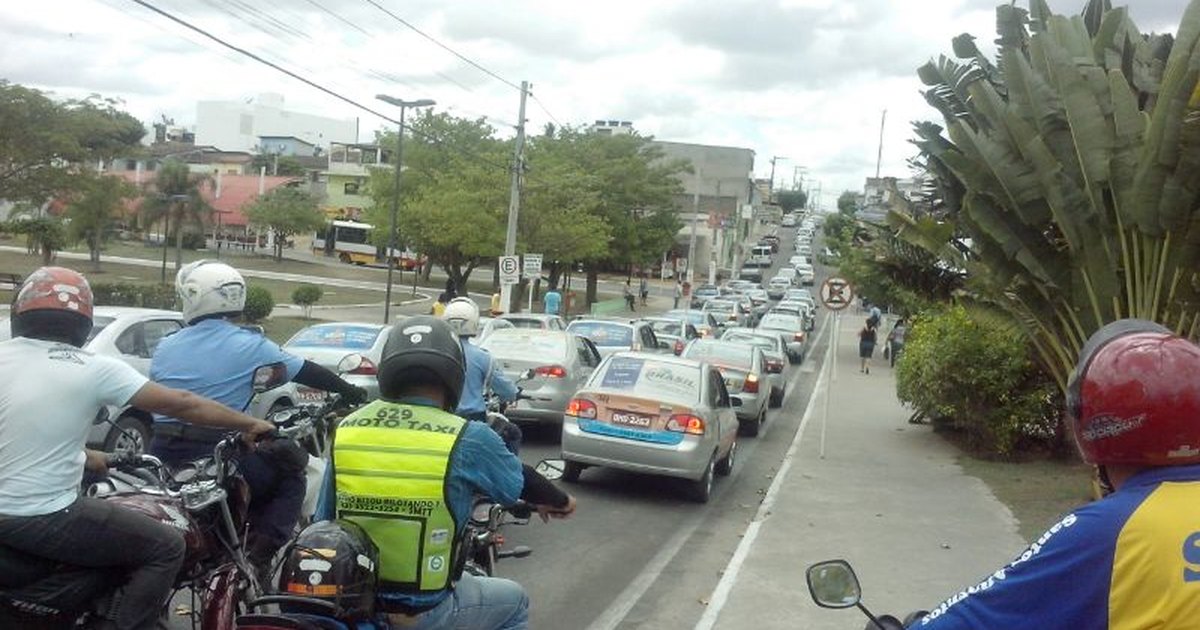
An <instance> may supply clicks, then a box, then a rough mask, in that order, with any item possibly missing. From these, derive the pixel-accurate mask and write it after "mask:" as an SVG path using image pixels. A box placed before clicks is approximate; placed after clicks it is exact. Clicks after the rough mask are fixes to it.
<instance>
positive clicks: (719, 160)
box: [651, 140, 754, 214]
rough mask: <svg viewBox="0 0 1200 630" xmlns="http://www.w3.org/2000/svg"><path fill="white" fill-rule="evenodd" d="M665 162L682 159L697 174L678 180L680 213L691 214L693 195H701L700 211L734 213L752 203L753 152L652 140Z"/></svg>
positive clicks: (735, 148) (686, 175) (734, 148)
mask: <svg viewBox="0 0 1200 630" xmlns="http://www.w3.org/2000/svg"><path fill="white" fill-rule="evenodd" d="M651 144H654V145H656V146H658V147H660V148H661V149H662V150H663V153H664V154H665V155H666V158H667V159H685V160H688V161H690V162H691V163H692V166H693V167H694V168H696V169H697V170H698V172H699V175H698V177H697V176H696V175H691V174H684V175H682V176H681V179H680V181H681V183H682V184H683V191H684V192H683V194H682V195H680V196H679V198H678V199H677V200H676V203H677V204H678V206H679V208H680V210H681V211H685V212H686V211H690V210H691V208H692V198H693V195H694V194H695V193H696V192H697V191H699V193H700V211H701V212H704V213H708V212H711V211H714V210H715V211H717V212H718V213H721V214H729V213H733V212H735V211H736V210H737V209H738V208H739V207H741V206H742V205H743V204H748V203H751V200H752V197H751V196H752V188H753V187H752V185H751V181H752V179H753V173H754V151H752V150H750V149H742V148H738V147H721V146H713V145H707V144H691V143H686V142H667V141H662V140H655V141H653V142H652V143H651Z"/></svg>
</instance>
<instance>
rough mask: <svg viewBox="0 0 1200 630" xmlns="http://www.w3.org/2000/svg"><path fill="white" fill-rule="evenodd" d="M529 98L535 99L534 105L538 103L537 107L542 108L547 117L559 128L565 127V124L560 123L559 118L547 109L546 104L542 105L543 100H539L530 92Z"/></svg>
mask: <svg viewBox="0 0 1200 630" xmlns="http://www.w3.org/2000/svg"><path fill="white" fill-rule="evenodd" d="M529 97H530V98H532V99H533V102H534V103H537V106H538V107H540V108H541V109H542V111H544V112H546V115H547V116H549V117H550V120H553V121H554V124H556V125H558V126H559V127H562V126H563V124H562V123H561V122H559V121H558V118H556V117H555V116H554V114H552V113H550V110H549V109H548V108H547V107H546V105H545V104H543V103H542V99H540V98H538V97H537V95H536V94H534V93H533V92H532V91H530V92H529Z"/></svg>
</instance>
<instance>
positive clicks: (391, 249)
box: [375, 94, 434, 326]
mask: <svg viewBox="0 0 1200 630" xmlns="http://www.w3.org/2000/svg"><path fill="white" fill-rule="evenodd" d="M375 98H377V99H379V100H381V101H383V102H385V103H387V104H389V105H395V106H396V107H399V108H400V128H399V134H398V135H397V136H396V190H395V191H393V194H392V221H391V228H390V230H389V232H388V251H387V261H388V266H387V291H386V293H385V294H384V302H383V323H384V325H385V326H386V325H387V324H388V323H389V322H390V321H391V314H392V270H393V269H395V267H396V257H395V252H396V245H397V243H396V221H397V215H399V214H400V162H401V157H402V156H403V155H404V153H403V151H404V112H405V111H406V110H407V109H408V108H409V107H430V106H432V105H434V101H433V99H428V98H423V99H419V100H415V101H405V100H401V99H398V98H396V97H394V96H388V95H387V94H377V95H375Z"/></svg>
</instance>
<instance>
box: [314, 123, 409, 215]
mask: <svg viewBox="0 0 1200 630" xmlns="http://www.w3.org/2000/svg"><path fill="white" fill-rule="evenodd" d="M391 158H392V154H391V151H390V150H386V149H384V148H383V147H381V146H380V145H378V144H342V143H338V142H334V143H332V144H331V145H330V148H329V153H328V156H327V159H326V166H325V170H324V171H322V172H321V173H320V174H319V175H318V176H317V181H316V182H315V183H314V186H315V187H317V188H320V187H322V185H323V187H324V191H325V214H326V215H328V216H329V217H330V218H336V219H350V220H361V219H362V217H363V212H364V211H365V210H366V209H367V208H370V207H371V205H372V203H373V202H372V198H371V193H370V190H368V186H369V185H370V182H371V170H370V169H371V167H379V166H387V167H390V166H391Z"/></svg>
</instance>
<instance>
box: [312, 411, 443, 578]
mask: <svg viewBox="0 0 1200 630" xmlns="http://www.w3.org/2000/svg"><path fill="white" fill-rule="evenodd" d="M465 426H466V421H465V420H463V419H462V418H459V417H458V416H455V415H453V414H450V413H447V412H445V411H442V410H441V409H437V408H434V407H424V406H419V405H404V404H398V403H390V402H385V401H382V400H377V401H375V402H373V403H371V404H369V405H366V406H365V407H362V408H361V409H359V410H358V411H356V412H355V413H353V414H351V415H349V416H347V417H346V418H344V419H343V420H342V421H341V422H340V423H338V428H337V436H336V439H335V440H334V447H333V466H334V473H335V479H336V482H337V485H336V487H337V516H338V518H344V519H348V520H351V521H354V522H355V523H358V524H359V525H360V526H361V527H362V528H363V529H364V530H366V532H367V534H368V535H369V536H370V537H371V539H372V540H373V541H375V545H376V546H378V547H379V585H380V587H381V589H382V590H387V591H393V592H405V593H411V594H431V593H436V592H438V591H442V590H445V589H447V588H449V587H450V584H451V581H452V579H453V578H454V575H453V567H455V565H456V562H455V560H456V558H454V555H455V554H456V551H457V536H456V532H457V531H459V528H458V523H457V522H456V521H455V519H454V515H453V513H452V512H451V510H450V507H449V502H448V499H447V496H446V478H447V475H448V474H449V469H450V456H451V454H452V453H453V452H454V449H455V447H456V446H457V444H458V440H459V437H460V436H461V435H462V433H463V429H464V427H465Z"/></svg>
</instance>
